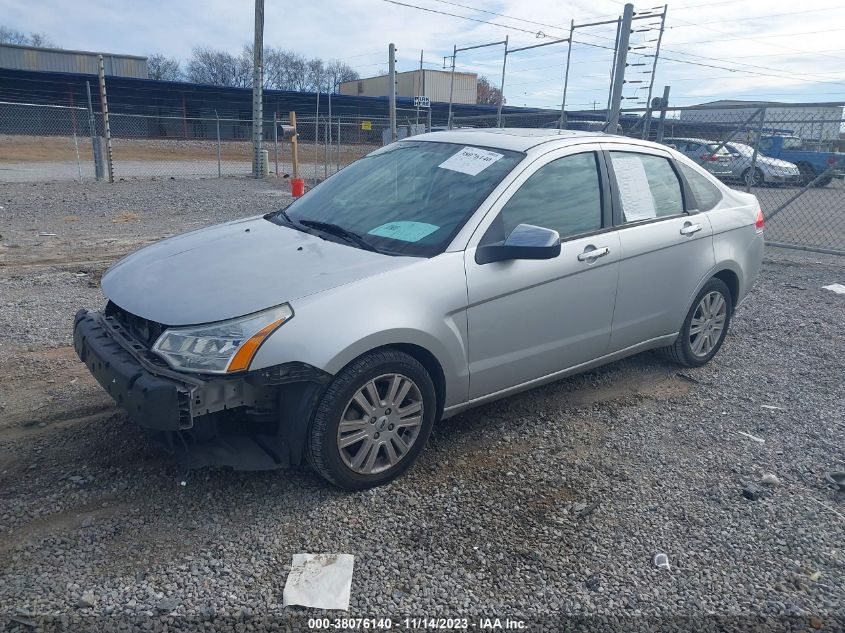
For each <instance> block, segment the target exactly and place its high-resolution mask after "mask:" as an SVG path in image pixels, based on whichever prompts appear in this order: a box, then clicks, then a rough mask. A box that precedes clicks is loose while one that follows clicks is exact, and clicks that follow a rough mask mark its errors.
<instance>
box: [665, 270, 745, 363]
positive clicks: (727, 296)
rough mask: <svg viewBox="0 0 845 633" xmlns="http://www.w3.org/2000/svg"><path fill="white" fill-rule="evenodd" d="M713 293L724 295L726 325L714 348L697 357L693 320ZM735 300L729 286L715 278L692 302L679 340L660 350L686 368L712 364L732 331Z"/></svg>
mask: <svg viewBox="0 0 845 633" xmlns="http://www.w3.org/2000/svg"><path fill="white" fill-rule="evenodd" d="M711 292H718V293H719V294H721V295H722V298H723V299H724V300H725V307H726V315H725V325H724V328H723V329H722V332H721V336H720V337H719V339H718V341H716V343H715V345H713V348H712V349H711V350H710V352H709V353H707V354H706V355H703V356H699V355H696V354H695V353H694V352H693V349H692V343H691V341H690V326H691V325H692V320H693V317H694V315H695V312H696V310H697V309H698V304H699V303H700V302H701V300H702V299H703V298H704V296H705V295H707V294H709V293H711ZM733 308H734V305H733V299H732V298H731V291H730V289H728V286H727V284H725V282H724V281H722V280H721V279H717V278H716V277H713V278H712V279H710V281H708V282H707V283H706V284H704V287H703V288H702V289H701V291H700V292H699V293H698V295H697V296H696V297H695V300H694V301H693V302H692V306H690V309H689V312H687V316H686V318H685V319H684V325H683V327H681V331H680V333H679V334H678V338H677V339H675V342H674V343H673V344H672V345H670V346H668V347H664V348H662V349H661V350H660V352H661V354H662V355H663V356H664V357H665V358H667V359H669V360H671V361H672V362H675V363H678V364H679V365H683V366H684V367H701V366H702V365H704V364H706V363H708V362H710V360H711V359H712V358H713V357H714V356H715V355H716V354H717V352H718V351H719V349H720V348H721V347H722V343H724V342H725V337H726V336H727V334H728V330H729V329H730V325H731V317H732V316H733Z"/></svg>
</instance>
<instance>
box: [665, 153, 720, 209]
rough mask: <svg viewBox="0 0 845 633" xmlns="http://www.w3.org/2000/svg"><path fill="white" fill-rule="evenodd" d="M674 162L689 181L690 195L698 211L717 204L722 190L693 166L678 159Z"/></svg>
mask: <svg viewBox="0 0 845 633" xmlns="http://www.w3.org/2000/svg"><path fill="white" fill-rule="evenodd" d="M675 164H676V165H677V166H678V168H679V169H680V170H681V173H682V174H683V176H684V178H686V180H687V183H689V186H690V189H692V195H693V196H694V197H695V202H696V208H697V209H698V210H699V211H709V210H710V209H712V208H713V207H715V206H716V205H717V204H719V201H720V200H721V199H722V192H721V191H720V190H719V188H718V187H717V186H716V185H714V184H713V183H712V182H710V181H709V180H708V179H707V176H704V175H703V174H701V173H700V172H699V171H698V170H697V169H696V168H695V167H690V166H689V165H685V164H684V163H682V162H680V161H677V162H676V163H675Z"/></svg>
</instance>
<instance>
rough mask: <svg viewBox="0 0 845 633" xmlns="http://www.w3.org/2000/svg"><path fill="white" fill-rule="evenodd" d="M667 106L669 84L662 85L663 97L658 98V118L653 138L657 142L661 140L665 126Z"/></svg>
mask: <svg viewBox="0 0 845 633" xmlns="http://www.w3.org/2000/svg"><path fill="white" fill-rule="evenodd" d="M668 107H669V86H663V98H662V99H661V100H660V118H659V119H658V120H657V137H656V138H655V139H654V140H655V141H656V142H658V143H662V142H663V129H664V127H665V126H666V109H667V108H668Z"/></svg>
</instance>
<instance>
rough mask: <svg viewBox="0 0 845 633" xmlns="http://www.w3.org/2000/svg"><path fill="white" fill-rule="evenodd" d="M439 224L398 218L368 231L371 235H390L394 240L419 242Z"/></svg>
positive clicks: (437, 227)
mask: <svg viewBox="0 0 845 633" xmlns="http://www.w3.org/2000/svg"><path fill="white" fill-rule="evenodd" d="M439 228H440V227H439V226H435V225H434V224H426V223H425V222H409V221H406V220H398V221H396V222H388V223H387V224H382V225H381V226H377V227H376V228H374V229H372V230H370V231H367V233H368V234H369V235H375V236H377V237H389V238H390V239H392V240H402V241H403V242H419V241H420V240H421V239H422V238H424V237H426V236H427V235H431V234H432V233H434V232H435V231H436V230H437V229H439Z"/></svg>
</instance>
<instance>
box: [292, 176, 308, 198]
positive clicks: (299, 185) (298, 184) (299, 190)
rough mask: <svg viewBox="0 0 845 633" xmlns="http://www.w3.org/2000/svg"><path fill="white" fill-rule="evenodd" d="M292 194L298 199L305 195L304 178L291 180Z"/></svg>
mask: <svg viewBox="0 0 845 633" xmlns="http://www.w3.org/2000/svg"><path fill="white" fill-rule="evenodd" d="M290 192H291V194H292V195H293V197H294V198H298V197H299V196H301V195H302V194H304V193H305V181H304V180H303V179H302V178H291V181H290Z"/></svg>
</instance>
